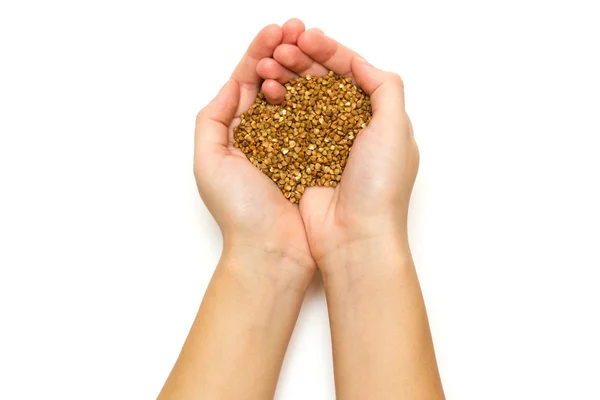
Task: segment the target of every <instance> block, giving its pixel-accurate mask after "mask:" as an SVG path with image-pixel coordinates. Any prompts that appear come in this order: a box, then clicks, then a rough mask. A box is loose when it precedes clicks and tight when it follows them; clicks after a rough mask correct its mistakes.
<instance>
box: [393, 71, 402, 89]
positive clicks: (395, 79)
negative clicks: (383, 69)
mask: <svg viewBox="0 0 600 400" xmlns="http://www.w3.org/2000/svg"><path fill="white" fill-rule="evenodd" d="M389 79H390V82H391V83H392V84H393V85H394V86H396V87H398V88H400V89H402V90H404V81H403V80H402V77H401V76H400V75H398V74H397V73H395V72H391V73H390V77H389Z"/></svg>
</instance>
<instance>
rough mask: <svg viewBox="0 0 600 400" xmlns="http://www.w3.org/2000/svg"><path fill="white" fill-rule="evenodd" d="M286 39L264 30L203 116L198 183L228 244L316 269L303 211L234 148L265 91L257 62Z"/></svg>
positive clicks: (277, 30) (197, 158)
mask: <svg viewBox="0 0 600 400" xmlns="http://www.w3.org/2000/svg"><path fill="white" fill-rule="evenodd" d="M281 40H282V32H281V28H279V27H278V26H274V25H271V26H268V27H266V28H265V29H263V30H262V31H261V32H260V33H259V34H258V35H257V37H256V38H255V39H254V41H253V42H252V44H251V45H250V47H249V48H248V51H247V53H246V55H245V56H244V58H243V59H242V61H241V62H240V63H239V64H238V67H237V68H236V69H235V71H234V72H233V75H232V79H231V80H230V81H229V82H228V83H227V84H225V86H224V87H223V89H221V92H220V93H219V95H217V97H216V98H215V100H213V102H211V104H210V105H209V106H208V107H206V108H205V109H203V110H202V111H201V112H200V114H199V116H198V122H197V124H196V149H195V163H194V164H195V172H196V179H197V183H198V188H199V190H200V194H201V196H202V198H203V200H204V202H205V204H206V206H207V208H208V209H209V210H210V212H211V213H212V214H213V216H214V217H215V219H216V220H217V222H218V224H219V226H220V227H221V230H222V231H223V235H224V238H225V240H226V241H227V240H229V241H231V242H235V243H237V244H239V245H242V246H253V247H260V248H261V249H262V250H266V251H269V252H271V251H285V252H286V254H287V253H288V251H289V252H291V253H292V254H291V255H292V256H293V257H294V258H296V259H297V260H298V261H301V263H302V264H304V265H314V262H313V260H312V257H311V254H310V250H309V247H308V242H307V239H306V233H305V231H304V227H303V223H302V219H301V217H300V213H299V211H298V207H297V206H295V205H293V204H291V203H290V202H289V201H287V200H286V199H285V197H284V196H283V195H282V193H281V192H280V191H279V189H278V188H277V185H276V184H275V183H274V182H272V181H271V179H269V178H268V177H267V176H266V175H264V174H263V173H262V172H260V171H259V170H258V169H257V168H256V167H254V166H253V165H252V164H251V163H250V162H249V161H248V160H247V159H246V156H245V155H244V154H243V153H242V152H241V151H240V150H239V149H235V148H233V146H232V144H233V143H232V142H233V128H234V127H235V126H236V125H237V124H239V117H240V115H241V114H242V113H243V112H244V111H246V110H247V109H248V108H249V107H250V106H251V105H252V103H253V102H254V100H255V98H256V95H257V94H258V90H259V88H260V84H261V78H260V77H259V76H258V75H257V72H256V66H257V63H258V61H259V60H260V59H261V58H263V57H267V56H272V55H273V51H274V49H275V48H276V47H277V45H279V44H280V43H281ZM282 249H283V250H282Z"/></svg>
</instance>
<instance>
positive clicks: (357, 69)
mask: <svg viewBox="0 0 600 400" xmlns="http://www.w3.org/2000/svg"><path fill="white" fill-rule="evenodd" d="M352 75H353V76H354V79H355V80H356V83H357V84H358V86H360V87H361V88H362V89H363V90H364V91H365V93H367V94H368V95H369V96H370V97H371V107H372V109H373V118H374V119H375V118H377V119H378V120H384V119H385V120H390V121H404V120H405V118H404V117H405V114H406V112H405V108H404V83H403V82H402V78H400V76H399V75H397V74H394V73H392V72H386V71H382V70H380V69H377V68H375V67H373V66H372V65H371V64H369V63H368V62H367V61H366V60H365V59H363V58H361V57H355V58H354V59H353V60H352Z"/></svg>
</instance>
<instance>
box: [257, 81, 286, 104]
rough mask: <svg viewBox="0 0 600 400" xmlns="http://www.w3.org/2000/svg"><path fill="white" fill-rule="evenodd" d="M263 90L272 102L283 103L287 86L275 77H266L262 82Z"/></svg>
mask: <svg viewBox="0 0 600 400" xmlns="http://www.w3.org/2000/svg"><path fill="white" fill-rule="evenodd" d="M262 92H263V93H264V95H265V97H266V99H267V101H268V102H269V103H271V104H281V102H282V101H283V100H284V99H285V93H286V90H285V87H283V85H282V84H281V83H279V82H277V81H275V80H273V79H266V80H265V81H264V82H263V84H262Z"/></svg>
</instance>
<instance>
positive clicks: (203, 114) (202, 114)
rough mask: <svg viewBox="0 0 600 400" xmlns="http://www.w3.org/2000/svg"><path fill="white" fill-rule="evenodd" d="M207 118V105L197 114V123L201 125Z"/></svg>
mask: <svg viewBox="0 0 600 400" xmlns="http://www.w3.org/2000/svg"><path fill="white" fill-rule="evenodd" d="M205 119H206V107H204V108H203V109H201V110H200V111H198V114H196V125H200V124H201V123H202V121H204V120H205Z"/></svg>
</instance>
